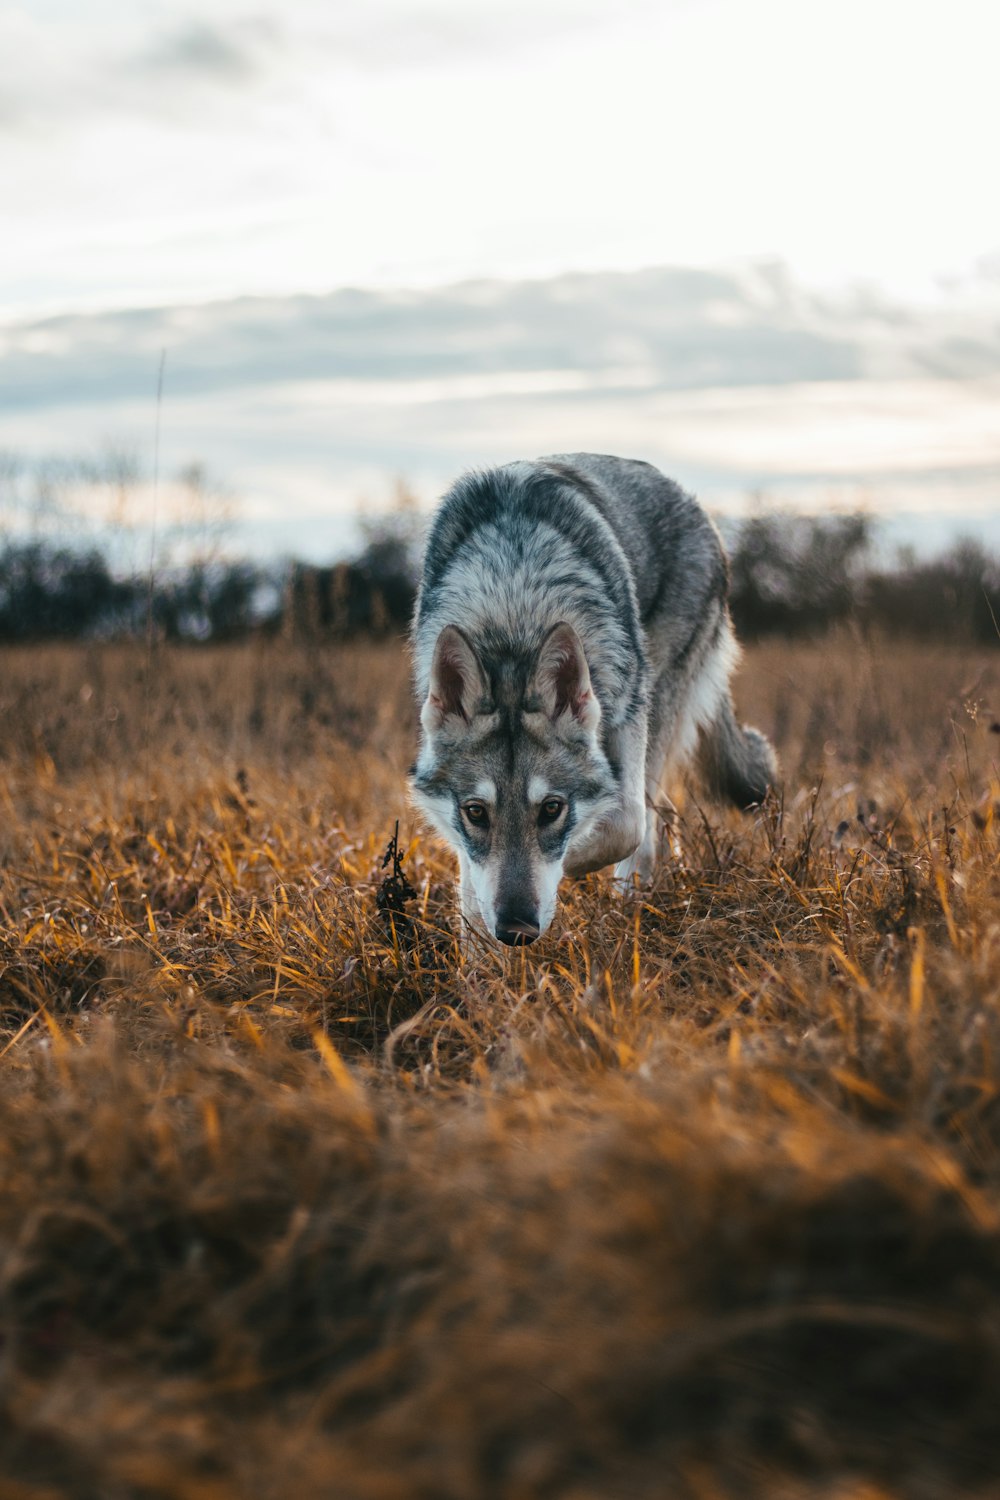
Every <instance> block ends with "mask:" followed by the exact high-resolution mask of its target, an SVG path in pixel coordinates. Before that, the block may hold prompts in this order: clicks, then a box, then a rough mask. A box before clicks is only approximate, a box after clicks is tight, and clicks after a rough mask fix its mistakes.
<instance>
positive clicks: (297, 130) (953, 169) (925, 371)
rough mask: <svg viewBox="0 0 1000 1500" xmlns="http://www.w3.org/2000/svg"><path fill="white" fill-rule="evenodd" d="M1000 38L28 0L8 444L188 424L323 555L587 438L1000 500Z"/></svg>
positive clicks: (5, 136) (856, 495)
mask: <svg viewBox="0 0 1000 1500" xmlns="http://www.w3.org/2000/svg"><path fill="white" fill-rule="evenodd" d="M998 44H1000V11H998V8H997V6H996V5H995V3H994V0H951V3H949V4H948V5H943V4H939V3H929V4H924V5H920V6H913V5H912V4H902V3H896V0H864V3H862V0H839V3H838V4H836V5H833V4H830V3H828V0H808V3H807V0H795V3H792V0H754V4H752V5H749V4H746V3H745V0H660V3H650V0H616V3H615V4H613V5H612V4H609V3H606V0H524V3H522V0H502V3H495V0H436V3H422V0H367V3H366V4H365V5H364V6H359V5H357V4H350V5H348V4H341V3H333V4H331V3H330V0H324V3H318V0H284V3H283V4H282V5H281V7H280V8H278V7H275V8H273V9H268V8H267V4H266V0H265V3H264V4H254V3H253V0H251V3H249V4H241V3H237V0H202V3H201V4H199V5H198V6H197V7H195V6H190V7H186V6H184V5H183V4H178V3H177V0H171V3H169V4H160V3H152V0H138V3H133V4H132V5H130V6H128V7H122V6H121V5H120V4H118V3H115V4H111V3H109V0H88V3H87V4H86V5H85V6H82V5H80V3H79V0H74V3H70V0H30V3H23V0H22V3H14V4H10V3H6V4H5V3H3V0H0V183H2V192H3V202H2V205H0V230H2V232H0V449H3V450H6V451H8V452H11V453H15V454H20V455H27V456H29V457H31V458H32V459H38V458H41V457H45V456H48V455H51V454H57V453H67V454H68V453H70V452H86V451H98V450H100V449H101V448H102V447H107V446H109V445H112V446H116V447H125V448H130V449H132V450H134V451H135V452H136V453H137V454H138V455H139V457H140V459H141V460H142V461H143V463H144V464H145V465H146V467H147V468H148V467H150V465H151V464H152V461H153V457H152V449H153V446H154V443H156V442H157V439H156V437H155V432H156V430H157V428H158V430H159V439H158V443H159V453H160V464H161V466H162V468H163V471H164V473H169V472H171V471H172V470H173V469H174V468H176V467H178V466H179V465H181V464H182V463H185V462H189V461H192V460H199V461H204V462H205V463H207V464H208V465H209V467H210V468H211V470H212V471H213V473H215V474H217V475H218V478H219V481H220V483H222V484H224V485H226V486H227V487H228V488H229V489H230V490H231V491H232V492H233V493H235V494H236V495H237V496H238V497H239V500H240V505H241V513H242V515H243V518H244V524H245V527H246V529H247V535H248V537H249V536H250V535H251V534H252V538H253V544H254V545H255V546H256V547H258V548H261V549H263V548H269V547H272V546H275V547H277V546H284V547H293V548H294V549H295V550H299V551H304V552H309V553H312V554H314V555H320V554H322V553H324V552H326V551H330V550H335V549H336V548H337V546H338V545H339V544H340V543H342V541H343V537H344V535H345V534H346V533H345V530H344V525H345V517H347V516H349V515H350V514H351V513H353V512H354V511H356V510H357V508H358V505H359V503H361V502H365V503H369V504H375V505H377V504H379V503H382V502H384V501H385V500H386V498H387V497H388V496H389V495H391V494H392V492H393V487H394V485H395V484H396V483H397V481H398V480H400V479H402V480H405V481H407V482H408V483H409V484H410V485H411V486H412V487H413V488H414V489H415V491H416V492H417V493H418V495H419V496H420V497H421V498H422V499H423V500H425V501H426V502H427V503H429V502H430V500H431V499H432V498H433V496H434V495H435V494H437V493H440V491H441V489H442V488H443V487H444V486H445V485H446V484H447V482H448V480H449V478H450V477H452V476H453V474H454V473H455V472H456V471H457V470H458V469H460V468H462V467H464V466H466V465H468V464H477V463H488V462H498V461H503V460H504V459H509V458H515V457H521V456H525V455H530V454H532V453H537V452H553V451H567V450H572V449H575V448H594V449H600V450H602V451H620V452H628V453H629V454H632V455H634V456H639V457H645V458H649V459H651V460H652V461H654V462H657V463H659V464H660V465H661V466H663V467H665V468H667V469H668V470H669V471H670V472H671V473H672V474H674V476H675V477H677V478H678V479H680V480H681V482H682V483H685V484H686V485H687V486H688V487H689V488H693V489H696V490H697V491H698V493H699V494H701V495H702V498H704V499H705V500H706V501H707V502H708V503H709V504H710V505H713V506H715V507H716V508H723V509H724V508H727V507H729V508H732V507H735V506H738V505H740V504H744V503H745V497H746V496H747V495H749V494H751V493H755V492H764V493H766V494H770V495H773V496H775V497H777V498H779V499H787V500H789V501H793V502H798V503H801V504H809V505H811V506H816V507H824V506H828V505H845V506H850V505H853V504H857V503H865V504H870V505H873V506H875V507H879V508H882V509H886V510H889V511H892V512H893V513H894V514H896V515H903V514H911V513H920V514H922V515H923V516H924V517H925V523H924V524H925V525H926V524H929V519H930V518H934V519H936V522H942V521H944V522H948V521H954V523H955V524H956V525H959V524H961V525H966V526H968V525H972V524H978V525H981V526H983V525H988V524H991V522H992V519H993V518H994V517H995V516H997V515H1000V211H998V208H997V194H996V190H995V177H996V163H995V148H996V142H997V140H998V139H1000V90H998V89H997V87H996V79H995V59H996V57H997V55H998V52H1000V45H998ZM161 358H162V359H163V360H164V368H163V399H162V404H161V407H160V410H159V413H158V414H157V410H156V389H157V382H158V378H159V369H160V362H161ZM998 540H1000V532H998Z"/></svg>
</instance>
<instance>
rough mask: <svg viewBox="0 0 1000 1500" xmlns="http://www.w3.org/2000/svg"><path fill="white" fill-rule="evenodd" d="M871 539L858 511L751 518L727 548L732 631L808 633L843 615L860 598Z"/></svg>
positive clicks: (753, 634) (757, 634)
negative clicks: (733, 622) (832, 514)
mask: <svg viewBox="0 0 1000 1500" xmlns="http://www.w3.org/2000/svg"><path fill="white" fill-rule="evenodd" d="M871 543H872V523H871V521H870V519H869V517H867V516H863V515H852V516H832V517H817V516H799V515H792V514H788V513H778V512H772V513H769V514H767V515H758V516H753V517H751V519H750V520H748V521H746V522H744V524H743V525H742V527H741V528H740V530H739V532H738V534H737V538H736V541H735V543H734V544H733V545H732V547H731V548H730V557H729V564H730V577H731V587H730V604H731V607H732V612H733V618H734V620H735V623H736V628H737V632H738V634H739V635H741V636H742V637H743V638H744V639H746V640H753V639H756V638H758V637H760V636H764V635H785V636H788V635H804V634H815V633H817V632H819V631H822V630H826V629H828V628H829V627H830V626H831V625H834V624H837V623H838V622H840V621H842V620H844V619H846V618H847V617H848V616H849V615H851V614H852V613H853V612H854V611H855V610H856V609H857V606H858V603H859V600H860V599H861V597H862V593H863V586H864V579H865V563H866V560H867V558H868V556H869V553H870V549H871Z"/></svg>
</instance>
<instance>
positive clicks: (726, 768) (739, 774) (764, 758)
mask: <svg viewBox="0 0 1000 1500" xmlns="http://www.w3.org/2000/svg"><path fill="white" fill-rule="evenodd" d="M698 761H699V765H700V767H701V773H702V775H703V776H704V778H705V782H706V784H707V786H708V790H709V791H710V792H711V794H712V795H713V796H714V797H718V798H719V800H720V801H726V802H732V803H734V804H735V805H736V806H737V807H739V808H747V807H752V806H753V805H754V804H755V803H758V802H763V800H764V797H765V795H766V793H767V789H768V787H769V786H773V785H774V782H775V780H776V779H777V775H778V762H777V759H776V758H775V754H774V751H773V750H772V748H771V743H770V741H769V740H768V739H766V738H765V736H764V735H762V734H761V732H760V730H759V729H752V728H751V727H750V726H749V725H748V724H737V722H736V718H735V715H734V714H733V705H732V701H731V700H730V697H729V694H728V693H726V694H725V696H724V697H723V700H722V705H721V707H720V709H719V712H718V714H717V715H716V717H715V720H714V722H713V723H712V724H710V725H709V726H708V728H707V729H703V730H702V732H701V737H700V743H699V746H698Z"/></svg>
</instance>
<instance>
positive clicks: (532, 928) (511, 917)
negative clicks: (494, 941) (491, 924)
mask: <svg viewBox="0 0 1000 1500" xmlns="http://www.w3.org/2000/svg"><path fill="white" fill-rule="evenodd" d="M540 931H541V929H540V928H539V925H538V923H537V921H536V920H535V917H534V914H533V913H531V912H527V911H517V910H513V909H512V910H508V911H503V912H501V913H500V914H499V916H498V917H497V937H498V938H499V939H500V941H501V943H506V944H507V945H508V947H511V948H524V947H526V946H527V944H528V943H533V942H534V941H535V939H536V937H537V936H538V934H539V932H540Z"/></svg>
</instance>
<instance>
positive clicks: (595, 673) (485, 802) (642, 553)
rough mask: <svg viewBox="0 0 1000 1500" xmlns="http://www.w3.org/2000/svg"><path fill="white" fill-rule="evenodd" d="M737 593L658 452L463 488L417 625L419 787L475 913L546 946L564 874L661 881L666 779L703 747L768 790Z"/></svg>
mask: <svg viewBox="0 0 1000 1500" xmlns="http://www.w3.org/2000/svg"><path fill="white" fill-rule="evenodd" d="M727 590H728V570H727V566H726V561H725V557H724V554H723V552H722V546H721V543H720V541H719V537H718V533H717V532H716V530H715V528H714V527H713V526H712V524H711V522H710V521H709V520H708V517H707V516H706V515H705V513H704V511H703V510H702V509H701V507H700V506H699V505H698V504H697V502H696V501H695V500H694V499H693V498H692V497H691V496H690V495H687V494H686V493H685V492H684V491H683V490H682V489H681V488H680V487H679V486H678V485H676V484H674V483H673V482H672V481H670V480H668V479H666V478H665V477H664V476H663V475H662V474H660V473H659V472H658V471H657V470H656V469H654V468H653V467H652V466H651V465H649V464H645V463H640V462H637V461H633V460H627V459H619V458H611V457H605V456H602V455H597V454H571V455H559V456H556V457H551V458H543V459H538V460H535V461H533V462H526V461H523V462H518V463H512V464H506V465H504V466H503V467H502V468H497V469H492V470H487V471H484V472H477V473H471V474H467V475H464V476H463V477H462V478H460V479H459V480H458V481H457V482H456V484H455V485H454V486H453V487H452V489H451V490H450V491H449V492H448V494H447V495H446V496H445V498H444V500H443V501H442V504H441V506H440V509H439V510H438V512H437V515H436V517H435V520H434V523H433V525H432V528H431V532H430V536H429V539H428V543H427V549H426V554H425V558H424V569H423V578H422V582H421V586H420V592H419V595H418V599H417V607H416V612H415V617H414V624H413V654H414V669H415V673H414V675H415V684H416V691H417V695H418V697H419V699H420V701H421V703H422V705H423V708H422V713H421V722H422V725H423V733H422V736H421V744H420V750H419V754H418V758H417V763H416V765H415V767H414V770H413V774H412V778H411V789H412V792H413V797H414V801H415V802H416V804H417V805H418V806H419V807H420V808H421V810H422V811H423V812H424V813H425V814H426V815H427V817H428V819H429V821H430V822H431V823H432V824H433V826H434V827H435V828H437V829H438V831H439V832H440V833H442V835H443V836H444V837H445V838H446V839H447V840H448V841H449V842H450V843H451V844H452V845H453V847H454V848H455V849H456V852H457V853H458V856H459V863H460V866H461V876H462V879H461V885H462V904H463V910H464V911H465V914H466V916H467V917H468V918H469V919H470V920H471V921H473V922H475V923H476V924H477V925H485V926H486V927H487V929H488V930H490V931H491V932H495V933H496V934H497V935H499V936H501V938H503V940H504V941H509V942H513V941H517V942H523V941H530V940H531V936H532V935H534V932H533V929H541V930H544V928H545V927H546V926H547V925H548V922H549V921H550V920H551V917H552V912H553V910H554V905H555V889H556V886H557V884H558V879H559V877H560V875H561V874H562V873H563V872H564V871H565V872H567V873H570V874H578V873H583V872H584V871H586V870H589V869H597V868H600V867H601V866H603V865H606V864H611V863H617V865H618V870H617V873H618V875H619V876H620V877H621V878H623V879H630V878H631V877H632V875H633V874H636V873H638V874H639V875H641V876H642V877H644V878H648V877H649V876H650V874H651V873H652V867H653V863H654V860H655V853H656V829H657V823H656V819H655V816H654V814H653V812H652V803H653V801H654V799H655V797H656V795H657V793H658V790H659V785H660V781H661V778H662V776H663V774H664V771H665V769H667V768H672V769H676V768H678V767H679V766H680V765H682V764H684V763H685V762H686V761H687V760H689V759H690V758H691V756H692V755H694V754H695V752H696V751H697V752H698V755H699V759H700V762H701V764H702V767H703V768H704V769H705V771H706V774H707V779H708V781H709V785H710V788H711V789H712V790H713V791H715V792H717V793H718V794H719V795H722V796H725V797H727V798H729V799H730V800H733V801H735V802H736V803H737V804H738V805H740V806H747V805H750V804H752V803H754V802H759V801H760V800H761V798H762V797H763V795H764V793H765V792H766V789H767V786H768V785H769V783H770V782H771V781H772V780H773V779H774V775H775V762H774V757H773V754H772V752H771V748H770V746H769V745H768V743H767V741H766V740H765V739H764V737H763V736H762V735H761V734H759V733H758V731H756V730H747V729H741V728H739V726H737V724H736V721H735V719H734V717H733V712H732V704H731V701H730V697H729V689H728V679H729V674H730V672H731V670H732V667H733V665H734V664H735V661H736V658H737V655H738V648H737V647H736V643H735V640H734V639H733V635H732V627H731V624H730V620H729V611H728V608H727V604H726V597H727ZM532 790H533V791H534V794H535V795H534V798H532V796H531V795H530V793H531V791H532ZM543 792H544V796H542V795H541V794H542V793H543ZM486 793H488V794H489V795H486ZM553 799H555V800H553ZM560 799H564V801H565V807H564V809H563V811H562V813H561V814H560V817H559V819H558V820H557V821H556V822H554V823H552V824H551V825H545V826H543V823H544V819H545V818H547V817H548V816H549V814H550V813H551V811H552V809H553V807H554V806H555V802H556V801H558V800H560ZM463 809H464V811H463ZM483 815H485V821H483V822H481V823H478V824H477V825H476V826H473V825H472V824H471V823H470V817H471V816H475V817H476V818H477V819H480V818H481V817H483Z"/></svg>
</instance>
